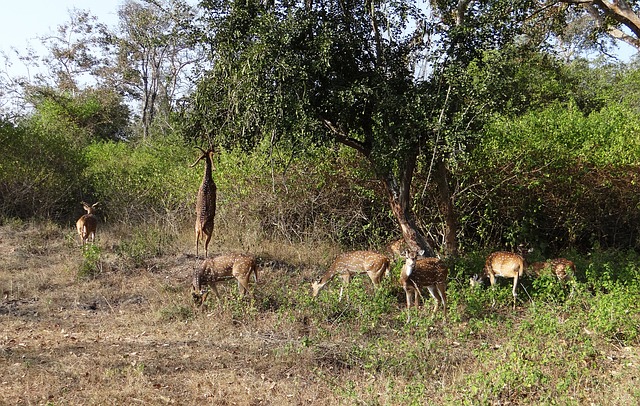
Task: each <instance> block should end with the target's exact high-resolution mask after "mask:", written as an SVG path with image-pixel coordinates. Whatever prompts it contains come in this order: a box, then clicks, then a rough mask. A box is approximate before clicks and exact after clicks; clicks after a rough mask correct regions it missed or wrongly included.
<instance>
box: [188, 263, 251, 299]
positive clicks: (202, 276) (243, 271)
mask: <svg viewBox="0 0 640 406" xmlns="http://www.w3.org/2000/svg"><path fill="white" fill-rule="evenodd" d="M251 274H253V280H254V282H255V283H258V269H257V266H256V259H255V257H254V256H253V255H248V254H223V255H218V256H216V257H213V258H208V259H205V260H204V261H202V265H201V266H200V267H199V268H197V269H196V270H195V271H194V273H193V281H192V284H191V288H192V296H193V300H194V302H196V303H198V302H200V304H199V306H200V307H202V305H203V304H204V302H205V301H206V300H207V296H208V295H209V291H208V290H207V289H205V287H206V286H209V287H211V289H213V291H214V292H215V294H216V296H217V298H218V300H220V294H219V293H218V289H217V288H216V283H217V282H219V281H224V280H228V279H231V278H235V279H237V280H238V289H239V290H240V292H241V294H242V296H244V295H245V294H246V293H247V292H249V278H250V277H251Z"/></svg>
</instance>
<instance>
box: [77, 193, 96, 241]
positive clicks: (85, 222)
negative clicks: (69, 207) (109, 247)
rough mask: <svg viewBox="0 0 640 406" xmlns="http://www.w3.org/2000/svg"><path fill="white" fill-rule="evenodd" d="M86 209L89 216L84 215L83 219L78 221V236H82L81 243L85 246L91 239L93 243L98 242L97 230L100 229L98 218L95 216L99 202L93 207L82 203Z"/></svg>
mask: <svg viewBox="0 0 640 406" xmlns="http://www.w3.org/2000/svg"><path fill="white" fill-rule="evenodd" d="M81 203H82V206H83V207H84V209H85V210H86V211H87V214H83V215H82V217H80V218H79V219H78V221H76V230H78V235H79V236H80V243H81V244H82V245H83V246H84V245H85V244H86V243H87V242H88V241H89V238H91V242H92V243H93V242H95V240H96V230H97V228H98V218H97V217H96V216H95V215H94V213H95V211H96V206H97V205H98V203H99V202H96V203H94V204H92V205H89V204H88V203H85V202H81Z"/></svg>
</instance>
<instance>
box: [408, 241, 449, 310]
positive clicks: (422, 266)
mask: <svg viewBox="0 0 640 406" xmlns="http://www.w3.org/2000/svg"><path fill="white" fill-rule="evenodd" d="M402 256H403V257H404V258H405V263H404V265H403V267H402V272H401V273H400V284H401V285H402V288H403V289H404V292H405V296H406V298H407V322H409V317H410V315H409V310H410V309H411V304H412V303H413V304H414V305H415V307H416V308H417V307H418V301H419V300H418V296H422V295H421V293H420V290H421V288H424V287H426V288H427V289H428V290H429V293H430V294H431V296H432V297H433V298H434V299H435V301H436V304H435V306H434V308H433V313H435V312H437V311H438V307H439V306H440V302H442V307H443V309H444V314H445V317H446V315H447V277H448V275H449V270H448V268H447V266H446V265H445V264H444V262H442V261H441V260H440V259H438V258H423V259H417V257H418V253H416V252H412V253H407V252H404V253H403V255H402ZM412 294H413V298H412ZM412 299H413V300H412Z"/></svg>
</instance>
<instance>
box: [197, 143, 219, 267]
mask: <svg viewBox="0 0 640 406" xmlns="http://www.w3.org/2000/svg"><path fill="white" fill-rule="evenodd" d="M197 148H198V149H199V150H200V151H202V155H201V156H200V158H198V160H197V161H196V162H194V163H193V165H191V167H192V168H193V167H194V166H196V164H197V163H198V162H200V160H202V159H204V163H205V165H204V176H203V178H202V184H200V189H198V199H197V201H196V226H195V229H196V258H197V257H198V245H199V244H200V239H201V238H202V240H204V257H205V258H207V256H208V254H209V241H210V240H211V236H212V234H213V219H214V217H215V215H216V183H215V182H214V181H213V177H212V176H211V171H212V167H213V165H212V163H211V156H212V155H213V148H209V149H208V150H206V151H205V150H203V149H202V148H200V147H197ZM205 238H206V239H205Z"/></svg>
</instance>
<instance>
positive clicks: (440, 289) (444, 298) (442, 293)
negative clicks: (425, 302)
mask: <svg viewBox="0 0 640 406" xmlns="http://www.w3.org/2000/svg"><path fill="white" fill-rule="evenodd" d="M436 286H437V288H438V293H439V294H440V299H441V300H442V309H443V311H444V316H445V317H447V287H446V286H445V284H444V283H438V284H437V285H436Z"/></svg>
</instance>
